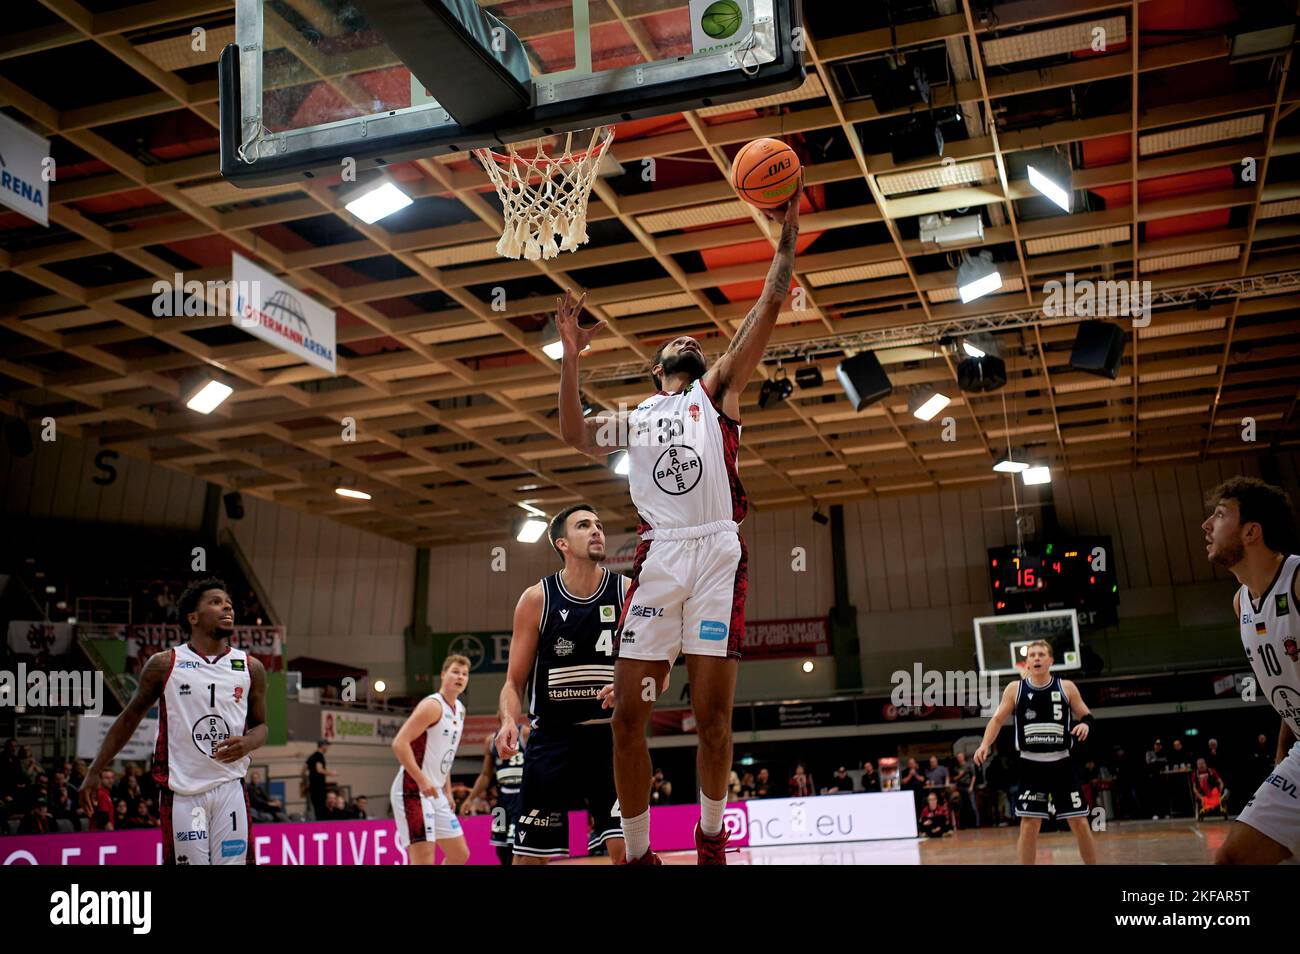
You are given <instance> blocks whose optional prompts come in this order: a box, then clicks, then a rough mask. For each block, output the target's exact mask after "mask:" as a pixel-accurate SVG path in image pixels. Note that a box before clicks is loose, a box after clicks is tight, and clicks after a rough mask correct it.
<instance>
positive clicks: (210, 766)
mask: <svg viewBox="0 0 1300 954" xmlns="http://www.w3.org/2000/svg"><path fill="white" fill-rule="evenodd" d="M171 656H172V661H171V671H170V672H169V673H168V675H167V681H166V682H165V683H164V684H163V694H162V700H161V701H160V702H159V705H158V744H157V746H156V748H155V749H154V769H153V775H154V780H155V781H156V782H158V784H159V785H161V786H163V787H165V788H169V789H171V790H172V791H173V792H175V793H177V794H178V795H201V794H203V793H204V792H207V791H209V790H210V789H213V788H216V787H217V786H218V785H220V784H222V783H223V782H228V781H230V780H231V779H238V778H243V777H244V775H245V774H246V773H247V772H248V764H249V762H250V761H251V759H250V758H249V757H248V756H244V757H243V758H242V759H240V760H239V761H237V762H218V761H217V758H216V755H217V746H218V745H219V744H220V743H221V742H224V741H225V740H226V739H228V738H230V737H231V736H239V735H243V734H244V732H245V730H246V729H247V726H248V694H249V691H250V690H251V688H252V676H251V674H250V673H249V671H248V653H246V652H244V650H242V649H235V648H233V647H232V648H230V649H227V650H226V651H225V653H223V654H222V655H220V656H214V657H212V658H210V659H209V658H208V657H205V656H200V655H199V654H198V652H196V651H195V650H194V648H193V647H192V646H190V644H189V643H185V644H183V645H181V646H177V647H176V648H175V649H172V650H171Z"/></svg>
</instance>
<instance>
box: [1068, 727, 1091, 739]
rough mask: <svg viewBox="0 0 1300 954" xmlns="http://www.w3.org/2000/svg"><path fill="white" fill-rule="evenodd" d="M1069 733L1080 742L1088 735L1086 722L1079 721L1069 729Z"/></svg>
mask: <svg viewBox="0 0 1300 954" xmlns="http://www.w3.org/2000/svg"><path fill="white" fill-rule="evenodd" d="M1070 733H1071V734H1072V735H1073V736H1074V737H1075V738H1076V739H1078V740H1079V741H1080V742H1082V741H1083V740H1084V739H1086V738H1087V737H1088V723H1086V722H1080V723H1079V724H1078V725H1076V726H1075V727H1074V728H1073V729H1071V730H1070Z"/></svg>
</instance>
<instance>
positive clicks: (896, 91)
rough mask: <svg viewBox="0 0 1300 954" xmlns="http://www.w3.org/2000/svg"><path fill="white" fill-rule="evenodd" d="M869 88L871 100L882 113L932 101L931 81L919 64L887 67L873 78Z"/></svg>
mask: <svg viewBox="0 0 1300 954" xmlns="http://www.w3.org/2000/svg"><path fill="white" fill-rule="evenodd" d="M867 89H868V91H869V92H870V93H871V101H872V102H874V103H875V104H876V111H877V112H880V113H890V112H893V111H894V110H896V109H902V108H903V107H905V106H911V105H912V104H913V103H928V102H929V101H930V83H929V81H928V80H927V79H926V75H925V70H924V69H922V68H921V67H919V66H915V67H912V68H911V69H908V68H907V67H900V68H899V69H893V70H891V69H886V70H884V71H883V72H881V73H879V74H877V75H876V76H873V77H872V78H871V82H870V83H869V84H868V86H867Z"/></svg>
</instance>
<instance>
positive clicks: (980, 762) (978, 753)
mask: <svg viewBox="0 0 1300 954" xmlns="http://www.w3.org/2000/svg"><path fill="white" fill-rule="evenodd" d="M988 758H989V747H988V746H987V745H981V746H980V747H979V748H978V749H976V750H975V767H976V768H982V767H983V766H984V763H985V762H987V761H988Z"/></svg>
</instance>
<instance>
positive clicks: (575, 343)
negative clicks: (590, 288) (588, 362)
mask: <svg viewBox="0 0 1300 954" xmlns="http://www.w3.org/2000/svg"><path fill="white" fill-rule="evenodd" d="M586 301H587V293H586V292H583V293H582V294H581V295H580V296H578V297H576V298H575V297H574V295H573V291H572V290H571V289H568V288H566V289H564V297H563V298H557V299H555V328H556V330H557V331H558V332H559V333H560V341H561V342H562V343H563V344H564V353H565V354H573V355H578V354H582V352H583V350H585V349H586V347H587V346H588V345H589V344H591V339H592V338H594V337H595V336H596V332H598V331H600V329H601V328H604V327H605V322H603V321H598V322H596V323H595V324H594V325H591V326H590V327H588V328H583V327H582V326H581V325H579V324H578V318H579V316H580V315H581V314H582V306H583V305H584V304H585V303H586Z"/></svg>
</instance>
